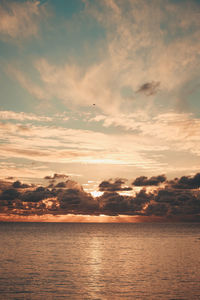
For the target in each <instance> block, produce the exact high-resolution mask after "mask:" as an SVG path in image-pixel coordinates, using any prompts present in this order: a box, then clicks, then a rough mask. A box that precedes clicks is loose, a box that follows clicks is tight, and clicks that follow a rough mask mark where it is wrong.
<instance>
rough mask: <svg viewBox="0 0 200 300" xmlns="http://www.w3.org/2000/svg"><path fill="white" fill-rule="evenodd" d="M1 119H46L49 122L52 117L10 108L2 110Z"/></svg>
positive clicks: (0, 112)
mask: <svg viewBox="0 0 200 300" xmlns="http://www.w3.org/2000/svg"><path fill="white" fill-rule="evenodd" d="M0 118H1V120H17V121H44V122H49V121H51V120H52V119H51V118H50V117H46V116H38V115H35V114H32V113H25V112H14V111H8V110H1V111H0Z"/></svg>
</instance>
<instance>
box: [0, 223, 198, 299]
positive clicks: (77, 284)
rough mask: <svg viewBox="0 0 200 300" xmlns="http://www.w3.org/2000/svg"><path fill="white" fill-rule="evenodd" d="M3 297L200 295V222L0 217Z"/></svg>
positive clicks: (160, 297)
mask: <svg viewBox="0 0 200 300" xmlns="http://www.w3.org/2000/svg"><path fill="white" fill-rule="evenodd" d="M0 299H5V300H9V299H109V300H111V299H148V300H149V299H160V300H162V299H164V300H165V299H187V300H192V299H200V224H185V223H184V224H182V223H179V224H158V223H156V224H152V223H146V224H83V223H80V224H78V223H77V224H75V223H0Z"/></svg>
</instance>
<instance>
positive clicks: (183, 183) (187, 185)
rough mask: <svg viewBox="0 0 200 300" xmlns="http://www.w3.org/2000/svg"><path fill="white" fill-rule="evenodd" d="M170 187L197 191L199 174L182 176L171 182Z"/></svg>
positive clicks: (199, 181)
mask: <svg viewBox="0 0 200 300" xmlns="http://www.w3.org/2000/svg"><path fill="white" fill-rule="evenodd" d="M169 183H170V185H171V186H172V187H173V188H177V189H197V188H200V173H197V174H195V175H194V176H193V177H192V176H182V177H181V178H175V179H174V180H171V181H170V182H169Z"/></svg>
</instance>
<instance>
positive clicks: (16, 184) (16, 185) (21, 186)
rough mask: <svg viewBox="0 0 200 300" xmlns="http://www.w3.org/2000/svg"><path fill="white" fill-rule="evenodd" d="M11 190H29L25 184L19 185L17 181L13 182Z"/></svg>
mask: <svg viewBox="0 0 200 300" xmlns="http://www.w3.org/2000/svg"><path fill="white" fill-rule="evenodd" d="M12 186H13V188H15V189H26V188H29V187H30V185H28V184H26V183H21V182H20V181H19V180H17V181H15V182H13V185H12Z"/></svg>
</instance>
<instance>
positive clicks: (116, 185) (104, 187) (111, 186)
mask: <svg viewBox="0 0 200 300" xmlns="http://www.w3.org/2000/svg"><path fill="white" fill-rule="evenodd" d="M125 182H126V180H125V179H120V178H118V179H115V181H113V182H112V180H111V179H110V180H108V181H102V182H101V183H100V184H99V191H101V192H106V191H107V192H115V191H130V190H132V188H131V187H128V186H125V187H122V185H124V184H125Z"/></svg>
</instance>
